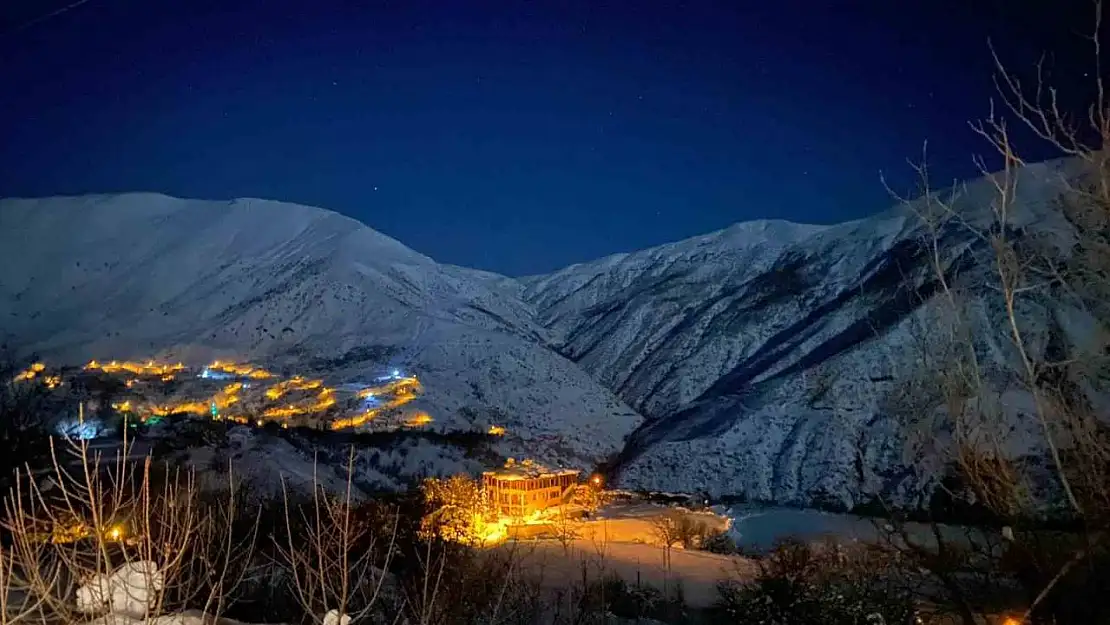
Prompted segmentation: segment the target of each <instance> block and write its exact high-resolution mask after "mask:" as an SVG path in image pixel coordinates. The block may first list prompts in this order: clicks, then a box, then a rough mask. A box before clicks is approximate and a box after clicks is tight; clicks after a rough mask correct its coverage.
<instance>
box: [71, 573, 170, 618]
mask: <svg viewBox="0 0 1110 625" xmlns="http://www.w3.org/2000/svg"><path fill="white" fill-rule="evenodd" d="M164 584H165V580H164V579H163V576H162V572H161V571H159V570H158V565H157V564H155V563H154V562H151V561H149V560H144V561H141V562H129V563H127V564H124V565H123V566H121V567H119V568H118V569H116V570H115V571H113V572H112V573H111V574H104V573H100V574H97V575H96V577H94V578H93V579H92V580H90V581H89V582H88V583H86V584H84V585H82V586H81V587H80V588H78V589H77V609H78V610H80V611H82V612H87V613H94V612H104V611H107V612H108V613H110V614H118V615H121V616H127V617H131V618H139V619H141V618H143V617H145V616H146V615H147V613H148V612H149V611H150V609H151V608H152V607H154V602H155V600H156V599H157V597H158V594H159V593H161V591H162V587H163V586H164Z"/></svg>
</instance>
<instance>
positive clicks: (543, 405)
mask: <svg viewBox="0 0 1110 625" xmlns="http://www.w3.org/2000/svg"><path fill="white" fill-rule="evenodd" d="M1073 169H1074V167H1073V165H1071V164H1069V163H1068V162H1063V161H1057V162H1051V163H1045V164H1041V165H1036V166H1031V167H1029V168H1026V169H1025V170H1024V171H1023V172H1022V173H1021V181H1020V184H1019V185H1018V187H1017V192H1018V197H1017V201H1016V202H1015V207H1016V209H1015V210H1016V212H1015V213H1013V214H1011V215H1010V216H1009V222H1010V224H1011V227H1014V228H1018V229H1021V228H1023V227H1024V226H1027V225H1031V224H1036V227H1037V228H1047V227H1049V226H1051V224H1049V226H1046V225H1045V224H1046V223H1048V222H1051V215H1052V214H1053V211H1052V210H1050V209H1049V204H1050V203H1051V201H1052V200H1053V197H1054V195H1055V189H1057V188H1058V185H1059V182H1060V179H1061V177H1065V178H1070V177H1072V176H1074V175H1075V172H1074V171H1073ZM994 194H995V189H994V187H993V186H992V185H991V184H990V182H989V181H985V180H980V181H976V182H973V183H971V184H969V185H968V186H967V188H966V189H964V190H963V192H962V193H960V194H959V197H958V199H957V200H956V202H957V206H956V209H957V211H958V212H959V213H960V215H961V219H962V220H965V222H966V223H962V224H955V223H954V222H950V223H949V224H948V225H947V226H946V227H945V229H944V230H943V231H941V232H940V233H939V241H940V246H939V247H938V254H939V258H938V260H939V262H940V264H941V266H943V268H944V270H945V273H946V275H948V276H950V277H952V278H953V279H961V280H970V279H973V278H974V277H975V275H976V272H983V271H989V268H988V265H987V264H986V260H985V259H986V257H987V256H989V253H990V252H989V250H988V249H987V248H986V242H985V241H984V240H982V239H980V238H978V237H976V236H975V235H974V234H973V233H972V231H971V230H969V229H968V228H966V227H965V226H966V225H973V226H976V225H977V226H981V227H989V225H990V221H991V219H992V214H991V211H990V206H991V203H992V201H993V199H994ZM1046 220H1047V221H1046ZM926 235H927V233H926V232H925V230H924V228H923V226H922V222H921V220H920V219H919V217H918V216H917V215H916V214H914V212H913V211H912V210H908V209H906V208H904V207H903V208H895V209H892V210H890V211H887V212H884V213H881V214H879V215H876V216H874V217H872V218H868V219H864V220H859V221H854V222H850V223H843V224H839V225H833V226H810V225H801V224H793V223H788V222H783V221H758V222H750V223H742V224H737V225H735V226H732V227H730V228H727V229H725V230H722V231H720V232H716V233H712V234H708V235H705V236H700V237H696V238H693V239H688V240H685V241H679V242H676V243H672V244H667V245H663V246H659V247H656V248H652V249H648V250H643V251H639V252H635V253H631V254H618V255H615V256H611V257H607V258H603V259H600V260H597V261H594V262H590V263H584V264H580V265H574V266H572V267H567V268H566V269H563V270H560V271H557V272H555V273H552V274H549V275H544V276H534V277H529V278H523V279H512V278H507V277H504V276H499V275H496V274H491V273H488V272H482V271H476V270H471V269H466V268H462V267H455V266H450V265H443V264H438V263H436V262H434V261H433V260H431V259H430V258H428V257H426V256H423V255H421V254H418V253H416V252H414V251H412V250H410V249H408V248H406V247H404V246H403V245H401V244H400V243H398V242H397V241H394V240H393V239H390V238H388V237H385V236H383V235H381V234H380V233H377V232H375V231H373V230H371V229H370V228H368V227H366V226H364V225H362V224H360V223H358V222H355V221H353V220H351V219H348V218H345V217H342V216H340V215H338V214H335V213H332V212H329V211H326V210H322V209H316V208H308V207H304V206H296V205H291V204H281V203H276V202H267V201H260V200H236V201H233V202H230V203H229V202H207V201H193V200H178V199H173V198H169V197H165V196H160V195H151V194H129V195H115V196H87V197H77V198H48V199H40V200H7V201H0V318H2V319H4V322H3V325H2V326H0V328H2V331H3V332H4V333H6V337H7V338H6V341H7V342H8V343H9V344H10V345H11V346H13V347H16V348H18V349H19V350H21V351H23V352H24V353H26V352H30V351H34V352H37V353H39V354H41V355H42V356H43V357H44V358H45V359H46V360H48V361H64V362H71V363H80V362H83V361H85V360H88V359H90V358H100V359H106V358H120V359H123V358H148V357H163V358H180V359H183V360H188V361H191V362H199V361H202V360H206V359H209V358H225V359H242V360H251V361H254V362H262V363H265V364H267V366H272V367H279V368H280V367H282V366H288V367H293V368H301V369H303V368H310V369H311V371H312V372H314V373H316V374H320V375H325V376H327V377H328V378H329V379H331V380H334V381H335V382H338V383H342V382H346V381H358V380H360V379H364V378H366V377H368V376H372V375H376V374H378V373H380V372H381V370H382V369H383V368H386V367H390V368H392V367H402V368H405V369H406V370H412V371H413V372H414V373H416V374H418V375H419V377H420V379H421V381H422V383H423V384H424V388H425V389H426V394H425V395H424V396H423V397H421V398H420V399H419V400H418V402H420V403H419V407H420V408H422V409H426V410H427V411H428V412H429V413H431V414H432V415H433V416H434V418H435V419H436V427H439V428H442V429H453V428H474V427H485V426H488V425H492V424H497V425H504V426H506V427H507V428H508V434H509V436H508V437H507V440H506V444H505V445H504V448H503V449H502V452H503V453H504V454H505V455H519V456H526V457H533V458H537V459H539V460H542V461H546V462H552V463H560V464H574V465H577V466H580V467H583V468H585V467H588V466H590V465H591V464H593V463H595V462H598V461H599V460H602V459H606V458H612V457H616V458H617V459H618V465H619V468H620V471H619V475H620V481H621V485H622V486H626V487H632V488H645V489H658V490H672V491H674V490H677V491H687V492H689V491H695V490H704V491H707V492H710V493H712V494H716V495H746V496H748V497H752V498H758V499H763V500H772V501H777V502H780V503H802V504H805V503H814V502H824V503H837V504H841V505H847V506H851V505H853V504H858V503H862V502H865V501H868V500H869V499H871V498H872V497H873V496H874V495H876V494H880V493H882V494H884V495H885V496H888V497H890V498H892V499H895V500H898V501H902V502H906V503H911V502H919V501H920V499H919V497H920V495H921V494H922V493H923V492H926V491H927V490H928V489H929V488H930V486H931V485H932V484H933V483H935V480H936V479H937V477H938V476H939V469H937V470H934V471H931V472H930V471H925V472H922V471H920V470H916V471H915V470H911V469H910V468H909V467H908V466H907V463H906V461H905V459H904V457H903V456H904V452H905V444H904V441H903V439H902V436H901V432H900V427H899V423H898V420H897V419H896V418H895V417H894V416H892V415H891V414H890V410H889V405H888V399H889V397H890V396H891V394H892V392H893V391H895V390H897V384H900V383H901V381H902V380H905V379H907V378H908V377H911V376H912V375H913V373H914V370H915V367H919V366H920V363H921V358H920V351H921V347H922V342H923V340H924V341H926V342H927V341H928V336H924V337H923V336H922V331H923V330H922V329H923V328H929V327H930V323H931V319H932V317H933V316H935V314H936V308H937V306H936V305H935V302H934V300H935V299H936V298H935V292H936V290H937V286H938V281H937V276H936V272H935V271H934V268H933V257H932V254H933V251H932V248H931V239H930V237H928V236H926ZM981 308H982V310H981V316H982V318H983V319H984V320H985V326H986V327H987V328H990V327H991V325H992V323H991V320H992V319H996V318H997V311H992V310H990V307H989V306H988V305H986V304H984V305H983V306H981ZM925 331H926V332H927V331H928V330H925ZM984 336H985V337H986V338H985V340H986V341H987V343H988V344H987V345H986V346H985V348H987V349H988V351H991V352H992V353H995V354H998V355H999V359H1000V360H1001V361H1005V359H1006V355H1005V352H1006V349H1007V347H1006V343H1007V341H1006V340H1005V336H1004V331H1003V330H1001V329H999V330H998V332H997V333H996V335H994V336H992V335H990V334H989V332H988V333H987V334H985V335H984ZM416 404H417V402H414V405H416ZM641 415H643V416H641ZM645 419H646V420H645ZM1015 427H1023V426H1022V424H1015ZM626 438H627V441H626ZM1030 438H1035V436H1031V437H1030Z"/></svg>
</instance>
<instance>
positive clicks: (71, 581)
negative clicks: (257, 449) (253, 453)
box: [0, 439, 254, 622]
mask: <svg viewBox="0 0 1110 625" xmlns="http://www.w3.org/2000/svg"><path fill="white" fill-rule="evenodd" d="M59 447H61V448H59ZM130 451H131V448H130V444H129V441H127V440H126V439H125V440H124V441H123V445H122V446H121V448H120V449H118V450H117V452H116V454H115V460H114V461H109V462H104V461H103V460H102V458H101V455H100V454H99V453H96V452H93V451H92V450H91V449H90V447H89V445H88V443H87V442H86V441H65V442H63V443H61V444H60V445H52V446H51V452H50V454H51V455H50V458H51V461H52V469H51V470H50V471H49V472H47V473H46V474H45V475H33V474H29V473H23V474H22V475H20V476H19V478H18V479H17V480H16V482H15V486H14V488H13V489H12V490H11V492H10V494H9V496H8V497H7V499H6V501H5V509H4V519H3V527H4V530H5V531H6V532H7V533H8V534H9V536H10V545H8V546H6V547H4V548H0V570H2V571H3V572H2V573H0V578H2V579H0V581H2V582H3V587H2V588H0V594H2V595H3V596H4V600H5V601H6V602H7V605H5V606H4V607H5V612H4V616H5V618H6V619H7V620H8V622H17V621H19V620H25V619H32V620H36V621H48V622H53V621H61V622H75V621H76V620H81V615H83V614H88V613H90V612H92V613H94V614H95V613H98V612H120V611H128V612H131V613H134V612H136V611H141V612H142V614H141V615H147V614H149V615H157V614H164V613H168V612H178V611H181V610H185V609H194V608H200V609H201V610H203V611H204V612H205V613H207V614H209V615H212V616H214V617H218V616H219V615H220V614H221V613H222V612H223V610H224V609H225V608H226V607H227V597H229V596H230V595H232V594H233V593H234V591H235V589H236V588H237V587H238V585H239V584H240V583H241V582H242V581H243V578H244V575H245V574H246V571H247V567H248V563H249V562H250V560H251V554H252V553H253V549H254V536H253V534H251V533H249V532H248V534H247V536H246V537H243V536H238V535H237V534H236V533H235V532H233V531H232V526H233V525H234V523H235V521H236V520H237V519H238V518H240V515H241V513H242V508H241V506H240V505H239V503H238V499H237V498H236V496H235V494H234V482H231V484H232V486H231V487H230V488H229V490H228V491H227V493H225V494H226V495H227V501H226V502H224V503H219V504H212V503H211V502H209V501H207V500H205V499H204V498H203V497H202V496H201V493H200V492H199V490H198V488H197V487H196V483H195V480H194V479H193V477H192V475H191V474H190V473H189V472H184V471H178V470H174V469H171V468H169V467H165V468H159V467H157V466H156V465H154V463H153V462H152V461H151V459H150V458H149V457H148V458H145V459H139V460H135V459H132V458H129V452H130ZM66 452H68V453H66ZM248 518H249V517H248ZM121 575H123V577H120V576H121ZM127 575H130V577H129V578H128V577H127ZM121 579H130V581H127V582H121V581H120V580H121ZM121 584H122V586H121ZM74 596H76V603H75V602H74V599H73V598H74ZM14 598H19V600H18V605H15V604H13V603H12V600H13V599H14Z"/></svg>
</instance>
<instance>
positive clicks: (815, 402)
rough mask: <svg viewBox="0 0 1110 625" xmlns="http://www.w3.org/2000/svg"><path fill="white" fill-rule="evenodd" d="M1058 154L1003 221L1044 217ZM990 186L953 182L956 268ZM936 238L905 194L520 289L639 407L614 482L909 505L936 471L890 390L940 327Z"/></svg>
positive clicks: (565, 273) (951, 231)
mask: <svg viewBox="0 0 1110 625" xmlns="http://www.w3.org/2000/svg"><path fill="white" fill-rule="evenodd" d="M1069 167H1071V165H1069V164H1068V163H1066V162H1054V163H1046V164H1042V165H1037V166H1033V167H1030V168H1028V169H1027V170H1025V171H1023V172H1022V179H1021V183H1020V184H1019V185H1018V187H1017V188H1018V194H1019V195H1018V197H1017V201H1016V202H1015V205H1016V206H1017V207H1018V208H1017V209H1015V210H1017V211H1018V212H1016V213H1015V214H1012V215H1010V217H1009V222H1010V224H1011V226H1013V227H1021V226H1024V225H1028V224H1032V223H1034V222H1037V223H1038V227H1040V226H1041V225H1042V224H1043V223H1044V220H1045V218H1046V216H1048V215H1051V213H1052V211H1050V210H1048V207H1047V203H1048V202H1050V201H1051V199H1052V197H1053V193H1052V189H1054V188H1058V185H1059V182H1060V181H1061V176H1071V175H1073V173H1074V172H1069V171H1066V170H1067V169H1068V168H1069ZM995 192H996V191H995V189H994V187H993V186H992V185H991V184H990V183H989V182H988V181H987V180H979V181H975V182H973V183H971V184H969V185H968V186H967V187H966V188H965V189H964V190H963V191H962V192H961V193H960V194H959V196H958V199H957V200H956V205H955V209H956V211H957V212H958V213H959V214H960V215H961V219H966V220H970V222H969V223H962V224H957V223H956V222H954V221H950V222H949V223H948V225H947V226H946V227H945V230H944V231H943V232H941V233H940V239H939V240H940V248H939V254H940V262H941V264H942V265H943V266H944V269H945V272H946V273H947V274H949V275H950V276H956V275H959V276H962V277H963V278H964V279H967V278H969V277H970V276H972V275H973V274H974V272H975V271H985V270H989V265H987V264H986V262H987V257H989V250H988V249H986V247H985V246H986V242H985V241H984V240H982V239H980V238H978V237H976V236H975V235H974V234H973V232H972V229H970V228H967V227H966V226H968V225H972V226H980V227H983V228H989V227H990V220H991V219H992V216H993V215H992V212H991V210H990V207H991V204H992V201H993V200H994V197H995ZM921 206H923V204H922V203H921V202H920V201H919V202H918V209H920V207H921ZM931 241H932V239H931V237H929V236H928V233H927V232H926V231H925V229H924V226H923V224H922V220H921V219H920V217H919V216H918V214H917V213H916V212H915V210H909V209H907V208H906V207H899V208H895V209H892V210H890V211H887V212H885V213H882V214H879V215H876V216H874V217H872V218H868V219H864V220H860V221H855V222H850V223H843V224H839V225H835V226H807V225H800V224H793V223H787V222H782V221H757V222H750V223H743V224H738V225H735V226H733V227H730V228H728V229H725V230H722V231H720V232H716V233H712V234H709V235H705V236H701V237H696V238H693V239H689V240H685V241H680V242H677V243H673V244H668V245H663V246H660V247H656V248H652V249H648V250H643V251H639V252H635V253H632V254H620V255H616V256H611V257H608V258H603V259H601V260H598V261H595V262H591V263H585V264H580V265H575V266H572V267H568V268H566V269H563V270H561V271H557V272H555V273H553V274H550V275H544V276H536V277H531V278H527V279H524V280H523V281H522V282H523V283H524V284H525V291H524V294H523V297H524V299H525V300H526V301H528V302H529V303H531V304H533V305H534V306H535V308H536V311H537V316H538V319H539V321H540V323H542V324H543V325H544V326H546V327H548V328H549V329H550V330H551V332H552V333H553V338H554V340H555V341H556V342H557V345H558V348H559V349H560V351H561V352H562V353H564V354H565V355H566V356H567V357H568V358H571V359H572V360H574V361H575V362H577V363H578V364H579V365H581V366H582V367H583V368H584V369H585V370H586V371H588V372H589V373H590V374H591V375H593V376H594V377H595V378H596V379H598V380H599V381H600V382H601V383H602V384H604V385H605V386H607V387H608V388H610V389H612V390H613V392H615V393H616V394H617V395H618V396H620V397H621V398H623V399H624V400H625V401H627V402H628V403H629V404H630V405H631V406H632V407H633V408H635V409H637V410H638V411H640V412H641V414H643V415H644V416H645V418H646V419H647V422H646V423H645V425H644V426H642V427H641V428H640V429H639V430H637V432H636V433H635V434H634V435H633V437H632V440H631V441H630V444H629V445H628V447H627V448H626V449H625V452H624V454H622V457H621V459H620V475H621V481H622V483H623V484H624V485H625V486H629V487H638V488H645V489H659V490H677V491H685V492H691V491H696V490H702V491H706V492H709V493H711V494H714V495H721V494H724V495H737V494H742V495H746V496H748V497H752V498H759V499H764V500H773V501H777V502H780V503H801V504H806V503H814V502H821V503H830V504H839V505H844V506H852V505H854V504H859V503H863V502H865V501H867V500H868V499H870V498H871V497H873V496H874V495H876V494H879V493H882V494H884V496H887V497H890V498H891V499H893V500H895V501H901V502H915V501H917V502H920V500H918V497H919V496H920V495H921V494H922V493H923V492H925V491H927V490H928V489H929V488H930V486H931V485H932V484H933V483H934V481H935V480H936V478H937V477H938V474H937V472H932V473H925V474H922V473H921V472H920V471H914V470H911V469H910V468H909V467H907V466H906V463H905V462H904V461H903V453H904V447H905V446H904V444H903V441H902V440H901V438H900V436H899V429H900V428H899V424H898V422H897V421H896V419H895V418H894V417H893V416H892V415H891V414H889V410H887V409H886V408H885V407H884V402H885V401H886V400H887V398H888V397H889V396H890V395H891V393H892V392H893V391H894V390H895V389H894V386H893V385H895V384H899V383H902V382H904V381H905V380H906V379H907V378H908V377H909V376H911V375H912V374H913V373H914V372H913V368H914V367H915V366H917V364H918V363H920V362H921V355H920V353H919V350H920V349H921V346H922V341H921V339H922V338H923V337H921V332H922V331H923V330H924V331H925V332H928V331H932V328H935V325H932V326H931V323H930V321H931V319H933V318H934V317H935V314H936V306H935V302H934V300H933V297H934V294H935V292H936V291H937V289H938V280H937V275H936V272H935V271H934V269H933V262H932V252H931V247H930V244H931ZM986 317H991V315H990V314H989V313H987V314H986ZM987 325H988V326H989V325H990V324H987ZM998 325H1000V326H1001V325H1002V324H998ZM924 338H926V340H927V337H924ZM994 343H995V344H996V346H997V345H1004V344H1005V343H1006V340H1005V339H1004V337H1000V338H999V340H995V341H994ZM999 349H1004V348H999ZM1031 438H1032V437H1031Z"/></svg>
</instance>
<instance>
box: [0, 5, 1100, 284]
mask: <svg viewBox="0 0 1110 625" xmlns="http://www.w3.org/2000/svg"><path fill="white" fill-rule="evenodd" d="M72 2H73V0H5V2H3V6H2V7H0V32H5V33H6V34H3V35H0V196H12V195H18V196H39V195H54V194H71V193H86V192H113V191H131V190H143V191H160V192H164V193H168V194H171V195H178V196H185V197H202V198H213V199H227V198H232V197H241V196H251V197H264V198H270V199H279V200H286V201H291V202H299V203H304V204H312V205H318V206H323V207H326V208H330V209H333V210H337V211H340V212H343V213H345V214H348V215H350V216H352V217H355V218H357V219H359V220H361V221H363V222H365V223H366V224H368V225H370V226H371V227H373V228H375V229H378V230H380V231H382V232H385V233H386V234H389V235H391V236H393V237H395V238H397V239H399V240H401V241H402V242H404V243H405V244H407V245H409V246H411V247H413V248H414V249H416V250H418V251H420V252H424V253H426V254H429V255H430V256H432V257H433V258H435V259H437V260H440V261H444V262H450V263H457V264H462V265H467V266H472V267H478V268H482V269H489V270H493V271H498V272H502V273H507V274H510V275H520V274H527V273H537V272H544V271H549V270H552V269H555V268H558V267H560V266H564V265H567V264H570V263H573V262H579V261H585V260H589V259H592V258H595V257H598V256H602V255H605V254H609V253H613V252H619V251H629V250H633V249H638V248H643V247H647V246H651V245H656V244H659V243H663V242H667V241H672V240H676V239H680V238H684V237H688V236H692V235H696V234H700V233H704V232H707V231H710V230H715V229H719V228H723V227H725V226H727V225H729V224H731V223H735V222H738V221H744V220H749V219H758V218H766V217H774V218H784V219H791V220H796V221H805V222H817V223H828V222H835V221H842V220H845V219H853V218H857V217H861V216H865V215H867V214H870V213H873V212H876V211H878V210H881V209H883V208H885V207H886V206H888V205H889V204H890V200H889V198H888V197H887V195H886V192H885V191H884V189H883V187H882V185H881V184H880V181H879V172H880V170H883V171H886V172H888V174H889V175H890V177H891V178H892V180H893V181H894V184H895V185H896V186H900V187H907V188H908V187H909V186H910V179H909V177H908V175H907V171H908V168H907V167H906V166H905V159H906V158H907V157H912V156H916V155H918V154H920V150H921V142H922V141H923V140H924V139H928V140H929V142H930V154H931V158H932V160H933V167H934V171H935V172H937V175H938V177H941V178H944V179H947V180H950V179H951V178H952V177H968V176H972V175H974V173H975V170H974V166H973V165H972V163H971V160H970V157H971V154H972V153H973V152H985V151H987V150H986V148H985V146H984V145H983V144H982V142H980V141H979V140H978V139H976V138H975V137H974V136H973V134H972V133H971V131H970V130H969V129H968V127H967V120H968V119H969V118H972V117H976V116H978V115H981V114H982V113H984V112H985V111H986V105H987V100H988V98H989V97H990V90H991V83H990V73H991V67H990V60H989V57H988V55H987V48H986V40H987V37H988V36H992V37H994V38H995V40H996V43H997V45H998V47H999V48H1000V49H1001V50H1002V52H1003V54H1005V55H1007V56H1008V57H1009V58H1013V59H1015V61H1018V62H1021V61H1027V60H1029V59H1030V58H1031V56H1030V55H1031V54H1032V53H1033V52H1039V51H1040V50H1041V49H1042V48H1045V47H1050V46H1059V45H1060V41H1061V40H1062V39H1063V38H1066V37H1068V36H1070V35H1071V33H1070V32H1069V29H1075V28H1080V27H1083V26H1084V23H1085V21H1084V19H1083V18H1087V17H1088V16H1090V15H1091V14H1092V13H1091V11H1090V10H1089V6H1090V5H1089V3H1087V2H1086V1H1085V0H1066V1H1062V2H1054V1H1052V0H1045V1H1044V2H1029V3H1022V2H1019V1H1017V0H998V1H994V0H981V1H976V0H962V1H958V0H902V1H897V2H895V1H889V0H887V1H879V0H873V1H867V0H864V1H862V2H839V1H835V2H820V1H818V0H780V1H775V2H766V1H763V0H759V1H746V0H722V1H721V2H716V3H714V2H693V1H691V2H663V1H662V0H660V1H643V2H640V1H633V0H626V1H622V2H600V1H597V0H593V1H591V0H570V1H550V2H547V1H545V2H508V1H500V2H495V1H488V2H482V1H478V0H474V1H468V2H463V1H461V0H436V1H420V0H410V1H385V2H372V1H363V2H355V1H339V0H304V1H293V0H87V1H86V2H85V3H83V4H81V5H80V6H76V7H74V8H72V9H71V10H68V11H65V12H62V13H61V14H59V15H56V16H54V17H52V18H50V19H47V20H43V21H41V22H39V23H36V24H34V25H32V26H30V27H26V28H20V26H21V25H23V24H25V23H26V21H27V20H30V19H33V18H35V17H37V16H41V15H44V14H48V13H50V12H51V11H52V10H54V9H58V8H61V7H64V6H66V5H68V4H70V3H72ZM846 5H850V6H852V7H854V8H845V6H846ZM969 7H970V8H969ZM1038 7H1039V8H1038ZM1072 8H1076V9H1079V10H1080V12H1079V13H1076V14H1075V15H1076V16H1075V17H1071V18H1068V19H1065V17H1066V16H1067V15H1068V10H1070V9H1072ZM1062 16H1063V17H1062ZM1069 20H1070V21H1069ZM1089 21H1090V20H1089V18H1088V19H1087V20H1086V22H1088V23H1089ZM1015 42H1018V43H1015ZM1072 52H1073V50H1070V51H1067V52H1066V54H1071V53H1072ZM1042 154H1043V155H1044V156H1047V155H1049V153H1048V152H1043V153H1042ZM1035 155H1036V156H1040V155H1041V154H1035Z"/></svg>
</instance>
